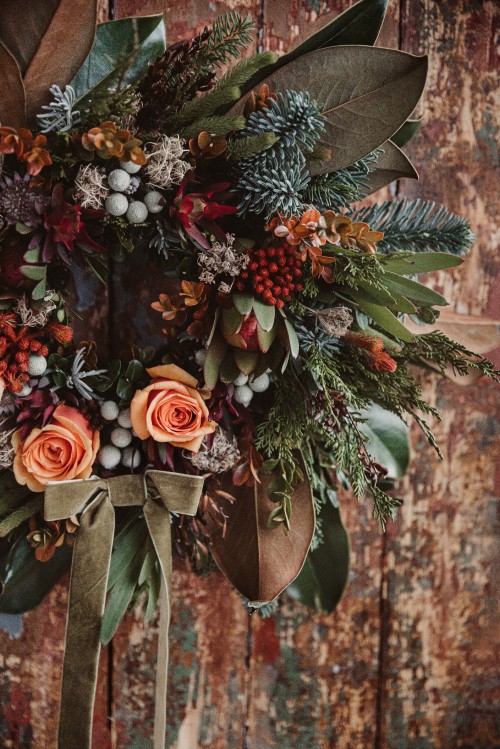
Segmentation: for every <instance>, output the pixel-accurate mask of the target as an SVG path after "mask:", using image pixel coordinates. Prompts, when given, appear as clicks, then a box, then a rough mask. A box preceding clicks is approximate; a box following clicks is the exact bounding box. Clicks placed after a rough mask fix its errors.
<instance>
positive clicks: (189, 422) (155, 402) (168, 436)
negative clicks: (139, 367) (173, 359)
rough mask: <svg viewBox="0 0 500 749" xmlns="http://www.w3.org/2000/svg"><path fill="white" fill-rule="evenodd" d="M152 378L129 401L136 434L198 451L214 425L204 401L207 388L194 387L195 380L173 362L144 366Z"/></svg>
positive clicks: (195, 384) (141, 437)
mask: <svg viewBox="0 0 500 749" xmlns="http://www.w3.org/2000/svg"><path fill="white" fill-rule="evenodd" d="M147 372H148V374H149V376H150V377H152V378H153V379H152V382H151V384H150V385H148V386H147V387H145V388H144V390H138V391H137V392H136V394H135V395H134V397H133V398H132V403H131V404H130V419H131V421H132V427H133V428H134V431H135V433H136V434H137V436H138V437H139V438H140V439H142V440H145V439H148V438H149V437H151V438H152V439H153V440H154V441H155V442H168V443H170V444H171V445H173V446H174V447H180V448H183V449H185V450H191V451H192V452H194V453H197V452H198V450H199V449H200V446H201V443H202V442H203V440H204V439H205V437H206V436H207V434H211V433H212V432H214V431H215V429H216V427H217V425H216V424H215V422H213V421H210V420H209V418H208V408H207V406H206V404H205V400H206V398H207V397H208V396H209V391H203V390H198V389H197V381H196V378H194V377H193V376H192V375H190V374H189V373H188V372H185V371H184V370H183V369H181V368H180V367H178V366H176V365H175V364H162V365H160V366H158V367H152V368H151V369H148V370H147Z"/></svg>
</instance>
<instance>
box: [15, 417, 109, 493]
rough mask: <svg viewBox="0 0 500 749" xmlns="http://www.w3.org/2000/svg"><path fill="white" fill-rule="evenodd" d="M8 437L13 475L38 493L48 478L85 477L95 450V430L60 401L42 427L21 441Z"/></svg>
mask: <svg viewBox="0 0 500 749" xmlns="http://www.w3.org/2000/svg"><path fill="white" fill-rule="evenodd" d="M20 435H21V432H20V430H19V431H17V432H16V433H15V434H14V435H13V437H12V446H13V447H14V451H15V458H14V466H13V468H14V475H15V477H16V480H17V482H18V483H19V484H27V485H28V488H29V489H31V491H33V492H42V491H44V489H45V485H46V484H47V483H48V482H49V481H68V480H70V479H88V478H89V477H90V475H91V473H92V465H93V463H94V461H95V457H96V454H97V451H98V449H99V441H100V440H99V432H98V431H94V430H93V429H91V428H90V426H89V423H88V421H87V419H86V418H85V416H83V414H81V413H80V411H78V409H76V408H73V407H71V406H64V405H62V404H60V405H59V406H57V408H56V409H55V411H54V413H53V414H52V418H51V420H50V424H47V425H46V426H44V427H43V428H42V429H33V431H32V432H31V434H29V436H28V437H27V438H26V439H25V440H24V442H22V441H21V436H20Z"/></svg>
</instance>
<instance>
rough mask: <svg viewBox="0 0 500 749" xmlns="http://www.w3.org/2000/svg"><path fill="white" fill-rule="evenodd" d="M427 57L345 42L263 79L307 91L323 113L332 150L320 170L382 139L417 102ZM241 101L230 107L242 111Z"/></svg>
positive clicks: (350, 159)
mask: <svg viewBox="0 0 500 749" xmlns="http://www.w3.org/2000/svg"><path fill="white" fill-rule="evenodd" d="M426 75H427V57H415V56H414V55H409V54H407V53H406V52H399V51H398V50H394V49H383V48H381V47H368V46H363V45H345V46H339V47H328V48H325V49H318V50H316V51H314V52H309V53H308V54H306V55H303V56H302V57H300V58H299V59H297V60H292V62H290V63H288V65H284V66H283V67H282V68H280V69H279V70H277V71H276V72H275V73H273V74H272V75H270V76H269V77H268V78H266V79H265V80H264V81H263V83H267V84H268V85H269V87H270V88H271V90H273V91H278V92H279V91H286V90H287V89H293V90H294V91H309V93H310V94H311V96H312V98H313V99H315V100H316V101H317V102H318V103H319V104H320V109H321V111H322V113H323V114H324V115H325V117H326V120H327V122H326V130H325V133H324V135H323V136H322V138H321V139H320V141H319V142H320V145H322V146H324V147H326V148H329V149H331V150H332V158H331V159H329V160H328V161H325V162H323V163H322V166H323V167H324V169H323V170H322V171H324V172H334V171H336V170H337V169H342V168H343V167H346V166H350V165H351V164H353V163H354V162H355V161H357V160H358V159H360V158H362V157H363V156H366V155H367V154H368V153H370V152H371V151H374V150H375V149H376V148H378V147H379V146H381V145H382V144H383V143H385V142H386V141H387V140H389V138H390V137H391V135H393V134H394V133H395V132H397V130H399V128H400V127H401V125H402V124H403V123H404V122H405V121H406V120H407V118H408V117H409V115H410V114H411V112H412V111H413V110H414V108H415V105H416V104H417V102H418V100H419V98H420V96H421V94H422V91H423V88H424V85H425V79H426ZM243 106H244V101H239V102H237V103H236V105H235V106H234V107H233V108H232V110H230V111H231V114H235V113H237V112H238V111H240V110H241V109H242V108H243Z"/></svg>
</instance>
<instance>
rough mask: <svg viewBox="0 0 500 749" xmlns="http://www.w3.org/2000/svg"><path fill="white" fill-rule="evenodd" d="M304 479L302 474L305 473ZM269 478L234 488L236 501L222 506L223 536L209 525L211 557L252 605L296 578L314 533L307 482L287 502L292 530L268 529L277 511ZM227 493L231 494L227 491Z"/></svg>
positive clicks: (301, 484)
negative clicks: (223, 519)
mask: <svg viewBox="0 0 500 749" xmlns="http://www.w3.org/2000/svg"><path fill="white" fill-rule="evenodd" d="M304 475H305V471H304ZM270 479H271V477H270V476H265V475H262V476H261V481H262V483H260V484H256V485H255V486H254V487H251V488H250V487H246V486H243V487H239V488H238V489H237V490H236V492H237V499H236V501H235V502H234V503H233V504H232V505H230V506H228V507H224V512H225V513H226V514H227V515H228V520H227V527H226V532H225V535H223V533H222V531H221V529H220V528H219V527H217V526H216V525H215V524H211V525H210V526H209V534H210V538H211V542H212V546H211V549H212V553H213V556H214V559H215V561H216V562H217V564H218V566H219V567H220V569H221V570H222V572H223V573H224V575H225V576H226V577H227V578H228V580H229V581H230V582H231V584H232V585H234V587H235V588H236V589H237V590H238V591H239V592H240V593H241V594H242V595H243V596H245V597H246V598H248V599H249V600H250V601H253V602H257V601H259V602H261V601H272V600H273V599H274V598H276V596H278V595H279V594H280V593H281V592H282V591H283V590H284V589H285V588H286V587H287V586H288V585H289V584H290V583H291V582H292V580H295V578H296V577H297V575H298V574H299V572H300V570H301V569H302V566H303V564H304V561H305V559H306V556H307V552H308V550H309V547H310V545H311V540H312V537H313V534H314V509H313V503H312V495H311V489H310V486H309V482H308V480H307V478H305V479H304V481H302V482H301V483H300V484H299V485H298V486H297V488H296V490H295V492H294V494H293V497H292V517H291V521H290V522H291V528H290V531H289V533H288V535H286V534H285V532H284V529H283V527H281V526H278V527H275V528H269V527H268V524H267V520H268V517H269V514H270V513H271V511H272V510H273V509H275V508H276V504H274V503H273V502H271V500H270V499H269V497H268V496H267V487H268V485H269V482H270ZM230 491H231V492H232V493H234V492H235V489H234V488H231V489H230Z"/></svg>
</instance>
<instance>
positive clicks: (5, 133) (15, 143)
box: [0, 127, 52, 177]
mask: <svg viewBox="0 0 500 749" xmlns="http://www.w3.org/2000/svg"><path fill="white" fill-rule="evenodd" d="M46 145H47V138H46V137H45V135H37V136H36V138H33V133H32V132H31V130H27V129H26V128H24V127H20V128H14V127H0V153H4V154H10V153H13V154H15V155H16V156H17V158H18V159H19V161H25V162H26V163H27V164H28V174H31V175H32V176H33V177H35V176H36V175H37V174H39V173H40V172H41V171H42V169H43V167H44V166H49V165H50V164H52V159H51V158H50V154H49V152H48V151H47V150H46V149H45V146H46Z"/></svg>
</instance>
